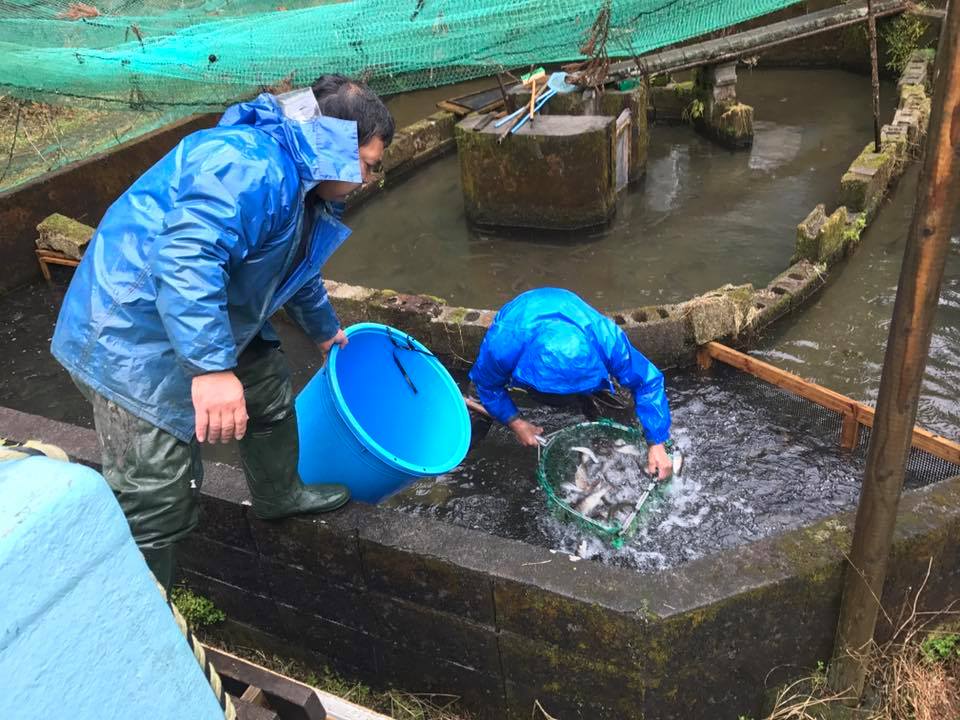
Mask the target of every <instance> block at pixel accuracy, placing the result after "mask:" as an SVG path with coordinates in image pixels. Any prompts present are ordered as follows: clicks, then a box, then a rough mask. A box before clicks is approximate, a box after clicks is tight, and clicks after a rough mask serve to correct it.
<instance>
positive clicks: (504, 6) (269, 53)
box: [0, 0, 796, 188]
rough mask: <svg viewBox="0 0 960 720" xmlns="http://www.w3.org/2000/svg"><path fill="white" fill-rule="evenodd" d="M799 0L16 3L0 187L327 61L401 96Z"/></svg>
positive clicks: (695, 31)
mask: <svg viewBox="0 0 960 720" xmlns="http://www.w3.org/2000/svg"><path fill="white" fill-rule="evenodd" d="M795 3H796V0H723V2H719V1H718V0H352V1H351V2H344V1H343V0H242V2H241V0H151V2H145V1H144V0H90V1H89V2H85V3H82V2H71V1H70V0H0V147H2V148H3V152H5V153H6V158H5V165H6V166H5V167H4V166H2V165H0V188H2V187H5V186H6V187H9V186H12V185H15V184H17V183H19V182H22V181H24V180H26V179H29V178H30V177H31V176H34V175H36V174H39V173H41V172H44V171H47V170H49V169H52V168H54V167H57V166H58V165H61V164H63V163H65V162H70V161H73V160H77V159H79V158H82V157H86V156H88V155H91V154H93V153H95V152H99V151H100V150H102V149H104V148H105V147H108V146H110V145H112V144H115V143H116V142H118V141H121V140H125V139H129V138H130V137H133V136H136V135H138V134H140V133H143V132H146V131H148V130H151V129H153V128H155V127H157V126H159V125H161V124H163V123H166V122H170V121H171V120H173V119H176V118H178V117H185V116H187V115H189V114H191V113H196V112H220V111H222V110H223V108H224V107H225V105H227V104H229V103H231V102H235V101H237V100H238V99H242V98H246V97H249V96H251V95H254V94H256V93H257V92H259V91H261V90H262V89H264V88H267V87H274V86H284V85H286V86H294V87H296V86H303V85H305V84H307V83H309V82H311V81H312V80H313V79H315V78H316V77H317V76H319V75H321V74H323V73H332V72H338V73H343V74H346V75H352V76H355V77H360V78H362V79H364V80H366V81H367V82H368V83H369V84H370V85H371V86H372V87H373V88H374V89H375V90H377V91H378V92H381V93H387V94H392V93H398V92H405V91H408V90H414V89H417V88H425V87H437V86H440V85H447V84H451V83H456V82H461V81H464V80H470V79H475V78H481V77H487V76H490V75H491V74H493V73H495V72H499V71H502V70H509V69H519V68H526V67H528V66H530V65H535V64H537V65H538V64H545V63H560V62H566V61H570V60H579V59H583V58H585V57H594V56H595V55H598V54H599V55H603V56H605V57H608V58H611V59H615V58H630V57H634V56H636V55H638V54H641V53H644V52H648V51H651V50H655V49H658V48H662V47H665V46H667V45H670V44H673V43H677V42H681V41H684V40H688V39H690V38H694V37H697V36H701V35H704V34H707V33H710V32H713V31H716V30H719V29H721V28H726V27H730V26H732V25H735V24H738V23H741V22H744V21H746V20H750V19H752V18H755V17H758V16H761V15H764V14H767V13H771V12H774V11H776V10H780V9H781V8H784V7H786V6H789V5H792V4H795ZM601 17H602V18H604V20H605V21H604V22H603V23H600V25H601V26H602V30H603V32H602V35H601V36H600V39H599V40H598V41H592V40H591V38H592V37H595V35H591V32H592V29H593V28H594V27H595V25H597V23H598V22H599V20H600V19H601ZM598 27H599V26H598ZM598 43H599V45H598ZM38 104H39V105H42V106H44V107H41V108H37V107H36V105H38ZM46 106H56V107H57V108H58V109H57V110H48V109H47V108H46ZM110 113H117V115H116V117H110V116H109V114H110Z"/></svg>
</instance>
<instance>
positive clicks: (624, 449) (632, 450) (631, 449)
mask: <svg viewBox="0 0 960 720" xmlns="http://www.w3.org/2000/svg"><path fill="white" fill-rule="evenodd" d="M615 450H616V452H618V453H620V454H621V455H632V456H634V457H641V455H642V453H641V452H640V448H638V447H637V446H636V445H626V444H625V445H617V446H616V448H615Z"/></svg>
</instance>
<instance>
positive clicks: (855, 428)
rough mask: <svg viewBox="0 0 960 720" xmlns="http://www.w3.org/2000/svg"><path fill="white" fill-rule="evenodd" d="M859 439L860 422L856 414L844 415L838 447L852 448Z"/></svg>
mask: <svg viewBox="0 0 960 720" xmlns="http://www.w3.org/2000/svg"><path fill="white" fill-rule="evenodd" d="M859 439H860V423H859V422H857V416H856V415H844V416H843V424H842V425H841V426H840V447H842V448H843V449H844V450H853V449H854V448H855V447H856V446H857V440H859Z"/></svg>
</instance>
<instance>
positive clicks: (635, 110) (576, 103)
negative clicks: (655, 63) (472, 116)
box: [508, 83, 650, 182]
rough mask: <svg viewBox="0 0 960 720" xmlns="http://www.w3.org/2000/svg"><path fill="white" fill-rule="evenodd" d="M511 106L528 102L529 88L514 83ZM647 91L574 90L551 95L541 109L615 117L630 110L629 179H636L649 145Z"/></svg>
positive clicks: (639, 88)
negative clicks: (600, 91) (597, 91)
mask: <svg viewBox="0 0 960 720" xmlns="http://www.w3.org/2000/svg"><path fill="white" fill-rule="evenodd" d="M508 97H510V99H511V105H512V106H513V108H512V109H516V108H518V107H520V106H521V105H523V104H527V105H528V104H529V102H530V91H529V90H527V89H526V88H523V87H520V86H517V87H514V88H512V89H511V91H510V92H509V93H508ZM647 105H648V98H647V91H646V88H645V87H644V85H643V84H642V83H641V84H639V85H638V86H637V87H635V88H632V89H630V90H616V89H606V90H604V91H603V92H602V93H594V92H593V91H592V90H591V91H575V92H571V93H561V94H559V95H555V96H554V97H552V98H550V100H549V101H548V102H547V103H546V104H545V105H544V106H543V110H542V112H543V113H544V114H549V115H581V116H582V115H603V116H607V117H612V118H616V117H618V116H619V115H620V113H621V112H623V111H624V110H626V109H629V110H630V115H631V119H632V121H631V126H630V169H629V173H628V177H629V180H630V182H634V181H636V180H639V179H640V178H641V177H642V176H643V174H644V172H645V171H646V168H647V149H648V147H649V144H650V138H649V129H648V127H647Z"/></svg>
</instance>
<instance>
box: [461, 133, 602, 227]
mask: <svg viewBox="0 0 960 720" xmlns="http://www.w3.org/2000/svg"><path fill="white" fill-rule="evenodd" d="M478 122H479V118H475V117H474V118H467V119H466V120H464V121H463V122H461V123H460V124H459V125H458V126H457V149H458V154H459V157H460V179H461V186H462V187H463V194H464V208H465V210H466V214H467V217H468V218H469V219H470V220H471V221H472V222H475V223H478V224H481V225H501V226H513V227H531V228H545V229H554V230H560V229H567V230H573V229H577V228H584V227H591V226H594V225H601V224H603V223H605V222H607V220H609V219H610V217H611V216H612V215H613V213H614V210H615V208H616V185H615V181H616V177H615V161H614V157H615V156H614V124H615V119H614V118H609V117H597V116H582V117H574V116H556V115H545V116H542V117H539V118H537V120H536V121H535V122H534V123H527V124H526V125H524V127H523V128H522V129H521V130H520V131H519V132H518V133H517V134H516V135H512V136H509V137H508V138H507V139H506V140H505V141H504V142H503V143H502V144H500V143H498V142H497V139H498V138H499V136H500V133H501V130H500V129H497V128H494V127H493V126H492V125H488V126H487V127H485V128H483V129H482V130H480V131H474V129H473V128H474V126H475V125H476V124H477V123H478Z"/></svg>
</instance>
